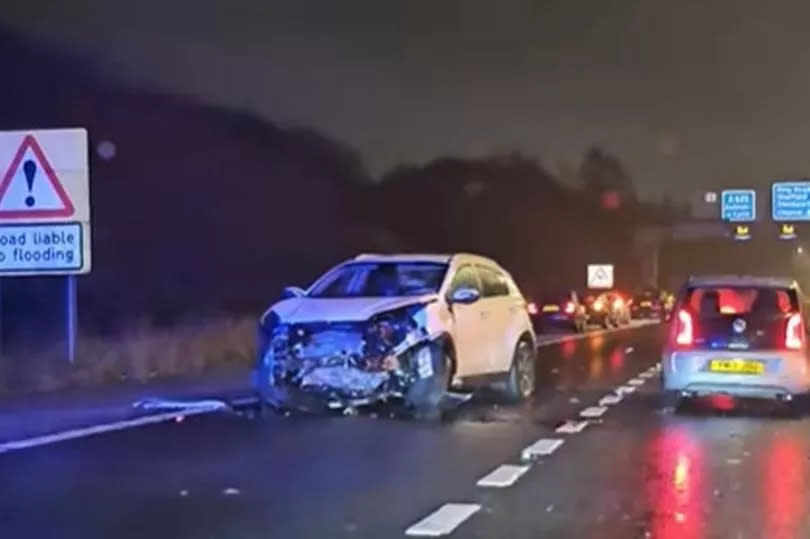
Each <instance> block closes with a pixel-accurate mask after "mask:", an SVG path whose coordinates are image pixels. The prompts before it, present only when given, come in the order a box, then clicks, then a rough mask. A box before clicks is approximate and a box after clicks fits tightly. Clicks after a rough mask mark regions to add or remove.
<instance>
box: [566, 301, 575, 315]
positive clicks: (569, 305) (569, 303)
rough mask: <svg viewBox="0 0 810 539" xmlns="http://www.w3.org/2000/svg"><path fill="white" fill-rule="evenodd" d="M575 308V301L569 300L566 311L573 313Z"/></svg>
mask: <svg viewBox="0 0 810 539" xmlns="http://www.w3.org/2000/svg"><path fill="white" fill-rule="evenodd" d="M574 309H575V307H574V302H573V301H569V302H568V303H566V304H565V312H566V313H568V314H573V313H574Z"/></svg>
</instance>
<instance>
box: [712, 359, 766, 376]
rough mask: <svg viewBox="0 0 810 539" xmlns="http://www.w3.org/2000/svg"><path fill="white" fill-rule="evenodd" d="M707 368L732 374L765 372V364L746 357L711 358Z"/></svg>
mask: <svg viewBox="0 0 810 539" xmlns="http://www.w3.org/2000/svg"><path fill="white" fill-rule="evenodd" d="M709 370H710V371H712V372H727V373H732V374H762V373H763V372H765V364H764V363H763V362H762V361H751V360H746V359H713V360H712V361H711V362H710V363H709Z"/></svg>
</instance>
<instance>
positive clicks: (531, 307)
mask: <svg viewBox="0 0 810 539" xmlns="http://www.w3.org/2000/svg"><path fill="white" fill-rule="evenodd" d="M526 310H527V311H529V314H537V304H536V303H534V302H531V303H529V304H528V305H526Z"/></svg>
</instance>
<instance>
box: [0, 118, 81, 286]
mask: <svg viewBox="0 0 810 539" xmlns="http://www.w3.org/2000/svg"><path fill="white" fill-rule="evenodd" d="M88 159H89V158H88V154H87V131H86V130H85V129H45V130H34V131H4V132H0V275H3V276H8V275H70V274H77V273H89V272H90V197H89V164H88Z"/></svg>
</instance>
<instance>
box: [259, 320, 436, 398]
mask: <svg viewBox="0 0 810 539" xmlns="http://www.w3.org/2000/svg"><path fill="white" fill-rule="evenodd" d="M423 307H424V306H423V305H412V306H409V307H405V308H400V309H398V310H396V311H391V312H386V313H380V314H378V315H376V316H374V317H372V318H371V319H369V320H367V321H359V322H357V321H350V322H341V321H319V322H304V323H295V324H285V323H283V321H281V320H279V319H278V317H277V315H275V314H274V313H273V312H272V311H271V312H270V313H268V314H267V315H265V316H264V317H263V319H262V321H261V322H260V327H259V343H258V358H257V365H256V369H255V371H254V385H255V387H256V390H257V392H258V394H259V396H260V397H261V398H262V400H263V401H264V402H265V403H267V404H269V405H270V406H273V407H274V408H280V409H295V410H300V411H308V412H317V411H322V410H325V409H346V408H350V407H357V406H363V405H367V404H371V403H374V402H378V401H387V400H389V399H403V400H404V401H405V402H406V403H408V404H410V405H411V406H412V407H415V408H419V407H423V406H429V405H432V404H433V403H434V401H436V400H437V395H436V393H437V391H439V388H441V390H443V389H445V388H446V382H444V380H445V376H446V372H445V371H446V369H447V365H445V362H444V354H443V353H442V347H441V346H440V344H439V343H438V341H437V340H436V339H435V338H434V337H433V336H431V335H429V334H428V332H427V329H426V323H425V322H426V321H425V310H424V308H423ZM443 384H444V385H443Z"/></svg>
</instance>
